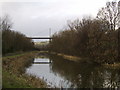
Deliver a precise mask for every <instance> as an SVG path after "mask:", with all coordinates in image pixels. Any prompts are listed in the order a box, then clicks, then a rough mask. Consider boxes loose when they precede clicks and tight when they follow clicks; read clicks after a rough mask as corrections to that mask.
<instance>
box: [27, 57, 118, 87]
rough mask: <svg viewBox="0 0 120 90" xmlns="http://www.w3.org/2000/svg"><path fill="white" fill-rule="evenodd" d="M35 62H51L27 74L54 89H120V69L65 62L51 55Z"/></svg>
mask: <svg viewBox="0 0 120 90" xmlns="http://www.w3.org/2000/svg"><path fill="white" fill-rule="evenodd" d="M34 62H51V63H48V64H43V63H42V64H36V63H33V64H32V66H30V67H29V68H27V70H26V72H27V73H29V74H32V75H36V76H37V77H40V78H43V79H44V80H46V81H47V83H48V85H52V87H65V88H70V87H80V88H87V87H88V88H93V87H94V88H95V87H99V88H100V87H113V88H114V87H120V69H106V68H103V67H100V66H96V65H91V64H87V63H81V62H73V61H69V60H65V59H63V58H61V57H58V56H54V55H51V56H49V58H48V57H45V58H43V57H42V58H40V57H39V58H35V59H34Z"/></svg>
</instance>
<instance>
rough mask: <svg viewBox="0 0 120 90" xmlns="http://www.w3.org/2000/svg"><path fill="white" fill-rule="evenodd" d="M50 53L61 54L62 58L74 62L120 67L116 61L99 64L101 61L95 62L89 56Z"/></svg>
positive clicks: (53, 53)
mask: <svg viewBox="0 0 120 90" xmlns="http://www.w3.org/2000/svg"><path fill="white" fill-rule="evenodd" d="M50 54H52V55H57V56H61V57H62V58H64V59H66V60H70V61H74V62H85V63H89V64H97V65H101V66H103V67H105V68H111V69H116V68H120V62H116V63H113V64H108V63H105V64H99V63H96V62H93V61H92V59H90V58H87V57H78V56H73V55H67V54H63V53H56V52H50Z"/></svg>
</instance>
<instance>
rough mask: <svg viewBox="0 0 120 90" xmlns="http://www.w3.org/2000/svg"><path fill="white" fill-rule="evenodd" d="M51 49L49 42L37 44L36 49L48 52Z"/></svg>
mask: <svg viewBox="0 0 120 90" xmlns="http://www.w3.org/2000/svg"><path fill="white" fill-rule="evenodd" d="M48 47H49V41H42V42H35V48H36V49H37V50H40V51H47V50H48Z"/></svg>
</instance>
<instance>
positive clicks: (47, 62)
mask: <svg viewBox="0 0 120 90" xmlns="http://www.w3.org/2000/svg"><path fill="white" fill-rule="evenodd" d="M50 63H52V61H50V62H33V64H50Z"/></svg>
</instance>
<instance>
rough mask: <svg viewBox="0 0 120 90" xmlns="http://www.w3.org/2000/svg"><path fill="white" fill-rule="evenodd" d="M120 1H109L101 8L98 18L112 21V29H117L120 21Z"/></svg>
mask: <svg viewBox="0 0 120 90" xmlns="http://www.w3.org/2000/svg"><path fill="white" fill-rule="evenodd" d="M119 9H120V1H119V2H117V1H112V2H107V3H106V6H105V7H103V8H102V9H101V10H99V12H98V14H97V18H98V19H102V20H107V21H109V23H110V26H109V28H110V30H115V29H116V27H118V25H119V23H120V20H119V19H120V10H119Z"/></svg>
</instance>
